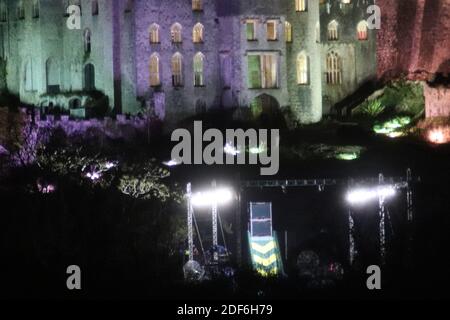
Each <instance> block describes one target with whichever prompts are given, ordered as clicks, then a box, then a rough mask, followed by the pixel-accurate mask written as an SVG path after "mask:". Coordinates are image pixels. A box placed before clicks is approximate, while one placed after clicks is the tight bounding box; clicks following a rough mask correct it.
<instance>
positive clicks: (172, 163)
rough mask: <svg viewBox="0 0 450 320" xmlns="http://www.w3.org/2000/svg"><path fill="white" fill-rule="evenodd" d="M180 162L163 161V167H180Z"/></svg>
mask: <svg viewBox="0 0 450 320" xmlns="http://www.w3.org/2000/svg"><path fill="white" fill-rule="evenodd" d="M180 164H181V162H180V161H177V160H169V161H165V162H163V165H165V166H167V167H175V166H178V165H180Z"/></svg>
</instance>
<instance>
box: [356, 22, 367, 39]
mask: <svg viewBox="0 0 450 320" xmlns="http://www.w3.org/2000/svg"><path fill="white" fill-rule="evenodd" d="M356 29H357V33H358V40H367V38H368V31H367V29H368V25H367V21H365V20H363V21H361V22H360V23H358V26H357V28H356Z"/></svg>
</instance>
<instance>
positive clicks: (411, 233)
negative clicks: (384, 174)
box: [406, 168, 414, 267]
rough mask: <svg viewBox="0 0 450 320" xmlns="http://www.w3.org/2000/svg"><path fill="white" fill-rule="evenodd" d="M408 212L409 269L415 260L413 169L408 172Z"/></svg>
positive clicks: (407, 255)
mask: <svg viewBox="0 0 450 320" xmlns="http://www.w3.org/2000/svg"><path fill="white" fill-rule="evenodd" d="M406 183H407V184H406V210H407V237H408V239H407V241H408V244H407V254H406V263H407V265H408V267H411V266H412V262H413V261H412V260H413V254H412V251H413V237H414V230H413V228H414V227H413V223H414V211H413V192H412V173H411V169H409V168H408V170H407V171H406Z"/></svg>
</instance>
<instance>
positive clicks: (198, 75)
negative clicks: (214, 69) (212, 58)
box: [194, 52, 205, 87]
mask: <svg viewBox="0 0 450 320" xmlns="http://www.w3.org/2000/svg"><path fill="white" fill-rule="evenodd" d="M204 62H205V56H204V55H203V53H201V52H198V53H197V54H196V55H195V56H194V86H195V87H202V86H204V85H205V82H204V76H203V72H204Z"/></svg>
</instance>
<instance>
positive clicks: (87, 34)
mask: <svg viewBox="0 0 450 320" xmlns="http://www.w3.org/2000/svg"><path fill="white" fill-rule="evenodd" d="M91 49H92V48H91V30H89V29H86V30H84V52H85V53H91Z"/></svg>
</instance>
